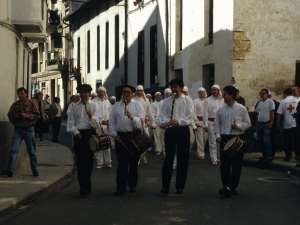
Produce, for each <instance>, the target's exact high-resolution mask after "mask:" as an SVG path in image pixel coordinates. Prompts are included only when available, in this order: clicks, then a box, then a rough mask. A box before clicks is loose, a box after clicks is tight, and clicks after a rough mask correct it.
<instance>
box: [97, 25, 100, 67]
mask: <svg viewBox="0 0 300 225" xmlns="http://www.w3.org/2000/svg"><path fill="white" fill-rule="evenodd" d="M97 70H100V26H97Z"/></svg>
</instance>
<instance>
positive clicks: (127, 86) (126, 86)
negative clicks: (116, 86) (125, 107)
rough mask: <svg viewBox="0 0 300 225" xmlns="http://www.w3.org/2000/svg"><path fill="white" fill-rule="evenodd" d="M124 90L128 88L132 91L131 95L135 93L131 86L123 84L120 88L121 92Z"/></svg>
mask: <svg viewBox="0 0 300 225" xmlns="http://www.w3.org/2000/svg"><path fill="white" fill-rule="evenodd" d="M124 88H129V89H130V90H131V91H132V93H135V92H136V90H135V88H134V87H132V86H131V85H128V84H124V85H123V86H122V91H123V89H124Z"/></svg>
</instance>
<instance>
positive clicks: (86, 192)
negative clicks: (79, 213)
mask: <svg viewBox="0 0 300 225" xmlns="http://www.w3.org/2000/svg"><path fill="white" fill-rule="evenodd" d="M79 194H80V195H87V194H91V189H83V188H81V189H80V190H79Z"/></svg>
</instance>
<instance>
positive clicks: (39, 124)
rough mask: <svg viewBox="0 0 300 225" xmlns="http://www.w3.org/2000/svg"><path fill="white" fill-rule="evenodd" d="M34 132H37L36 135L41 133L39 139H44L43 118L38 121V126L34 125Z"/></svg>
mask: <svg viewBox="0 0 300 225" xmlns="http://www.w3.org/2000/svg"><path fill="white" fill-rule="evenodd" d="M34 131H35V133H37V132H39V137H40V138H43V134H44V118H43V117H40V118H39V119H38V120H37V121H36V124H35V125H34Z"/></svg>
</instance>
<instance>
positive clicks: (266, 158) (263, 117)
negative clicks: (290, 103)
mask: <svg viewBox="0 0 300 225" xmlns="http://www.w3.org/2000/svg"><path fill="white" fill-rule="evenodd" d="M268 93H269V91H268V90H267V89H261V91H260V93H259V94H260V97H261V101H260V102H259V103H258V104H257V107H256V110H255V111H256V112H257V116H256V133H257V136H258V141H259V143H260V149H261V152H262V154H263V157H260V158H259V161H260V162H266V163H271V162H272V160H273V157H272V147H271V129H272V126H273V122H274V109H275V104H274V101H273V100H271V99H269V97H268Z"/></svg>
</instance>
